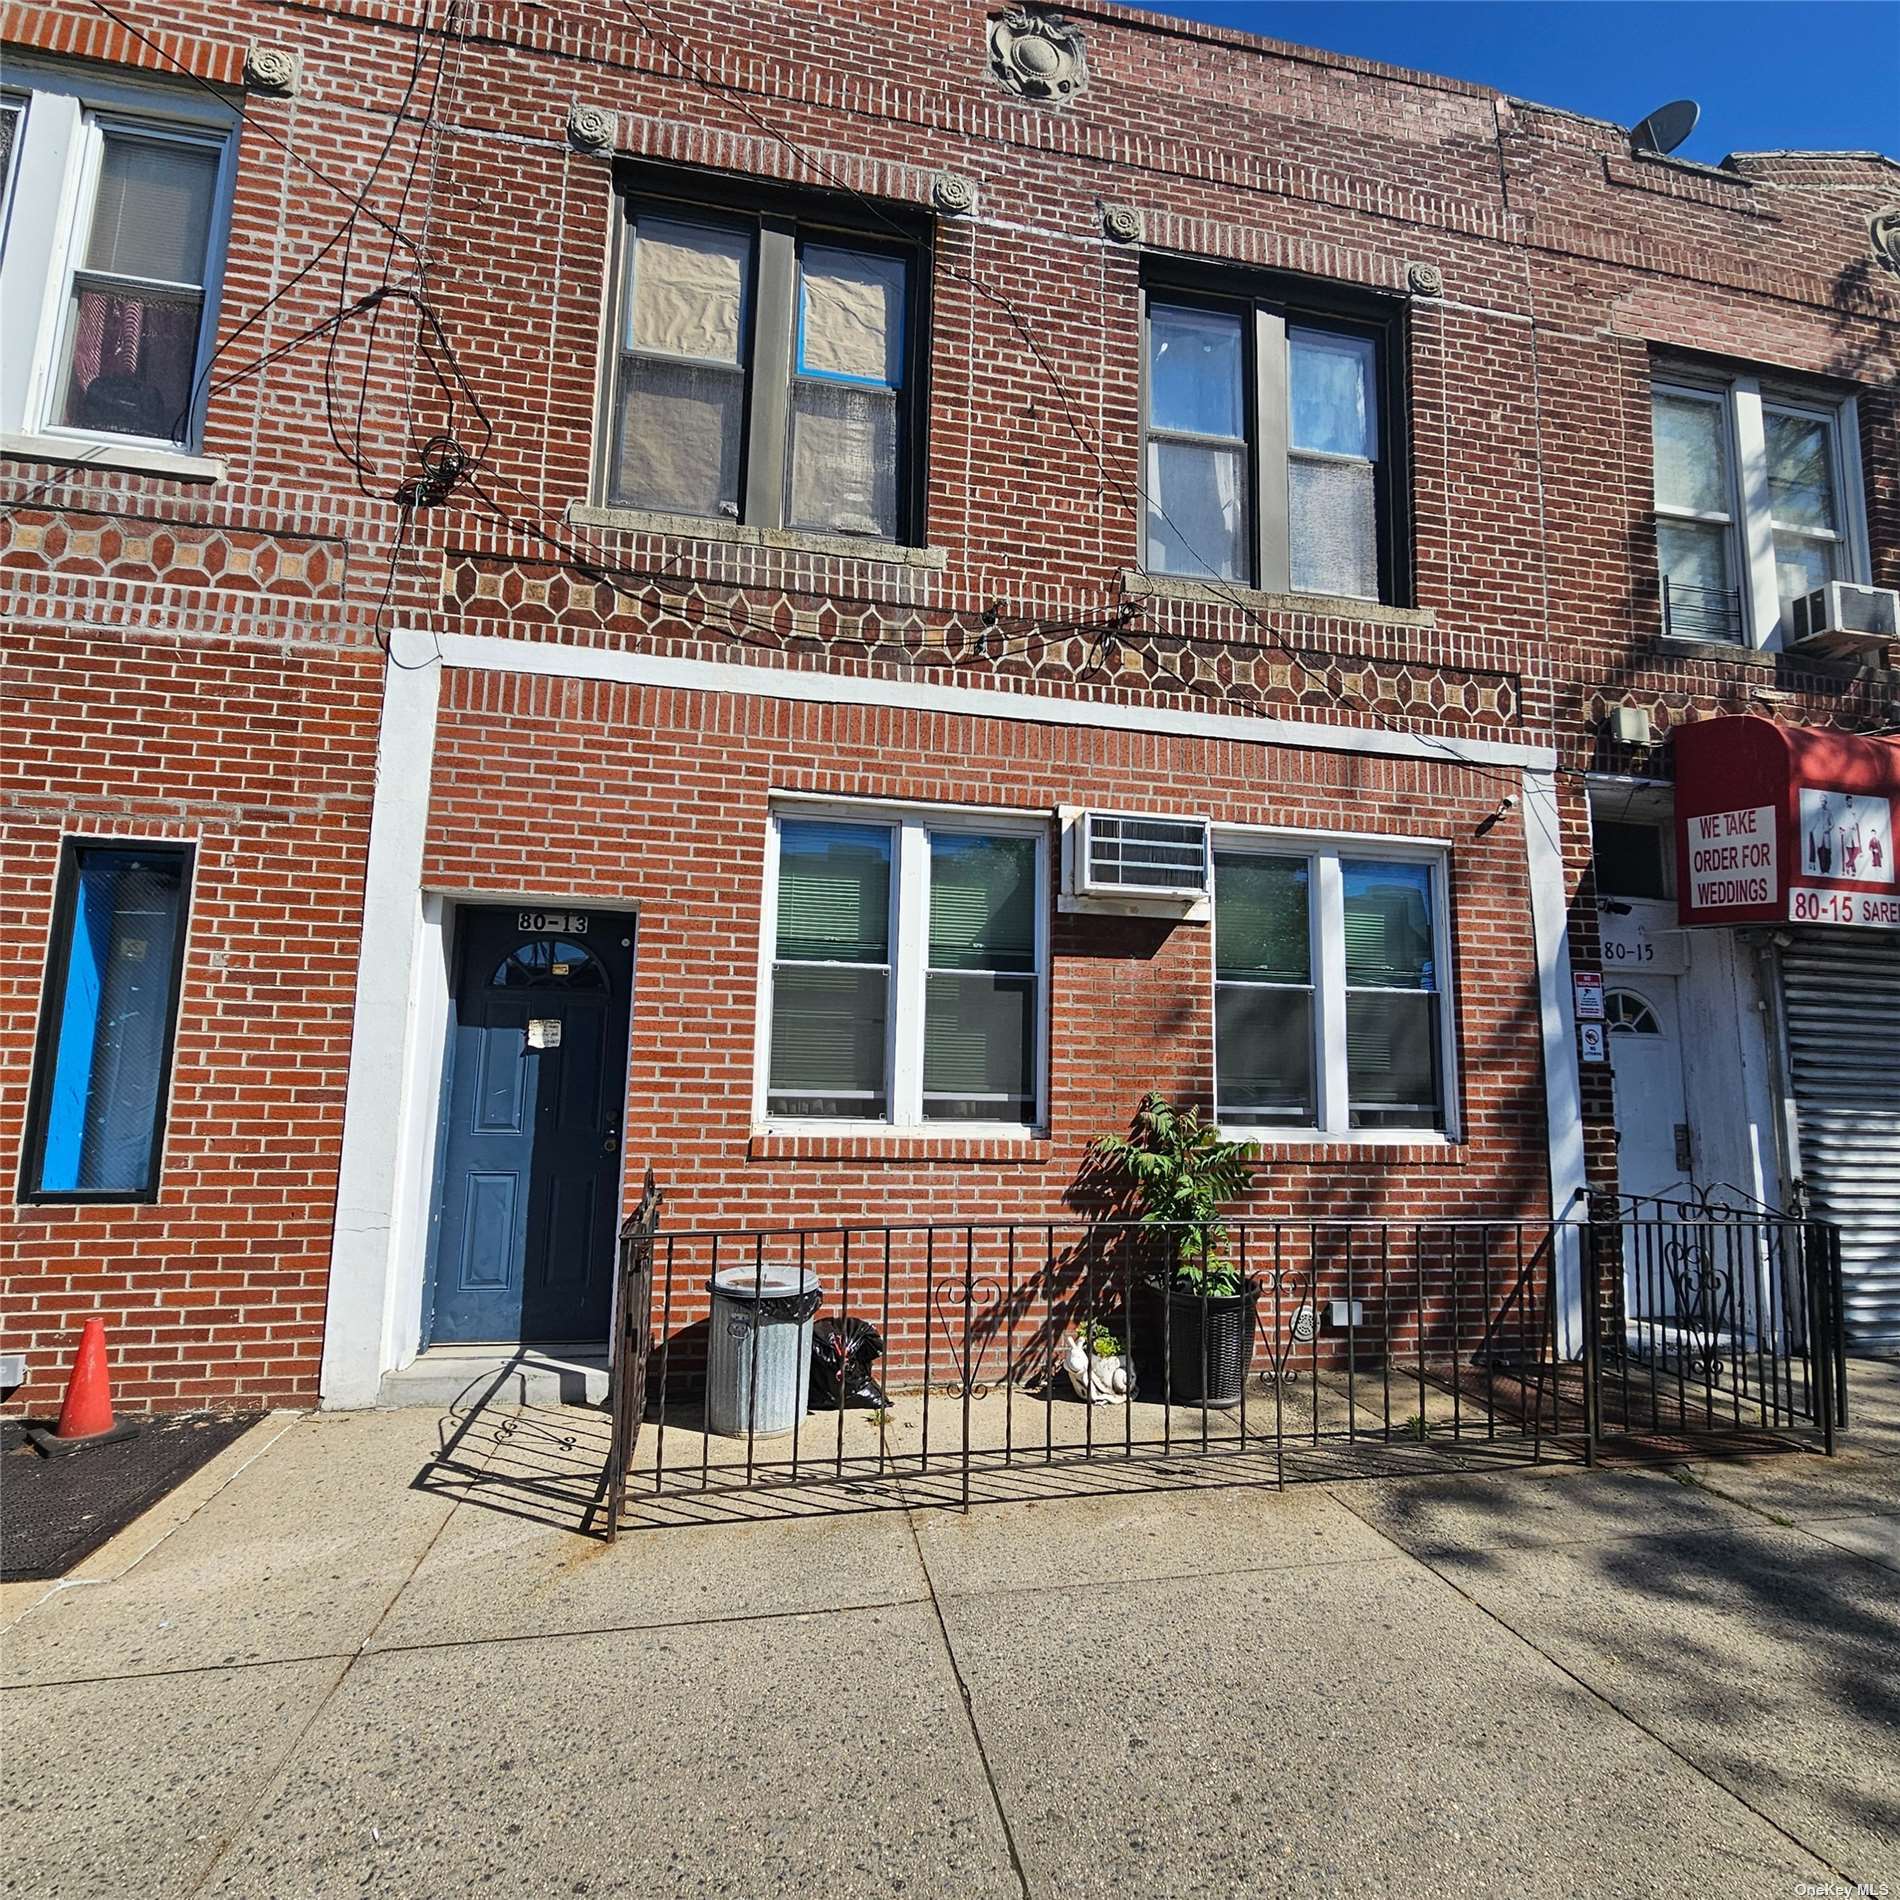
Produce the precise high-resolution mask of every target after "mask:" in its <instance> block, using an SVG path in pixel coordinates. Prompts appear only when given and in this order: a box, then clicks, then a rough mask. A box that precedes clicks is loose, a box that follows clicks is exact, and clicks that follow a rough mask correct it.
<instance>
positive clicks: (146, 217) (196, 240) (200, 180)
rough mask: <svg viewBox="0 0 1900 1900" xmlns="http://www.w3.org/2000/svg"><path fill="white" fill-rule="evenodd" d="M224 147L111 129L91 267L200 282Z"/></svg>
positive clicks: (89, 252)
mask: <svg viewBox="0 0 1900 1900" xmlns="http://www.w3.org/2000/svg"><path fill="white" fill-rule="evenodd" d="M217 186H218V154H217V153H216V152H215V151H212V150H211V149H209V148H208V147H206V146H203V145H182V144H177V143H174V142H173V141H171V140H169V139H167V140H158V139H135V138H121V137H119V136H117V135H116V134H114V133H107V134H106V138H105V151H104V153H103V155H102V156H101V158H100V161H99V190H98V194H97V196H96V197H95V198H94V200H93V208H92V231H91V234H90V236H89V237H88V239H87V242H86V260H85V268H86V269H87V270H89V271H104V272H109V273H110V274H111V275H112V276H114V277H147V278H155V279H157V280H158V281H159V282H161V283H167V284H202V283H203V282H204V275H205V250H206V246H207V245H208V243H209V242H210V237H211V207H212V205H213V203H214V202H215V199H216V196H217Z"/></svg>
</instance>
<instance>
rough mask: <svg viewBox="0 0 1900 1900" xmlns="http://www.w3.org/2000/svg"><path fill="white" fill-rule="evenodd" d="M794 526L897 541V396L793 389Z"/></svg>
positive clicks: (806, 386)
mask: <svg viewBox="0 0 1900 1900" xmlns="http://www.w3.org/2000/svg"><path fill="white" fill-rule="evenodd" d="M792 526H793V527H795V528H813V529H817V530H819V531H821V532H824V533H830V534H863V535H874V536H876V537H877V539H879V540H881V541H895V540H896V539H897V398H896V396H894V395H892V394H891V393H889V392H888V391H886V390H881V389H858V388H853V387H851V386H849V385H847V384H841V383H805V382H801V383H797V384H795V385H794V386H793V401H792Z"/></svg>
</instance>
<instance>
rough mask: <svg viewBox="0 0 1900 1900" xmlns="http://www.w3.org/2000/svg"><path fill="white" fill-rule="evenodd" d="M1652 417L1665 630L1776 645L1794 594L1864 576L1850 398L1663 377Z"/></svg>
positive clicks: (1756, 381)
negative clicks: (1827, 397) (1833, 397)
mask: <svg viewBox="0 0 1900 1900" xmlns="http://www.w3.org/2000/svg"><path fill="white" fill-rule="evenodd" d="M1651 417H1652V430H1653V438H1654V449H1655V477H1654V481H1655V489H1654V505H1655V512H1656V555H1657V565H1658V567H1659V569H1660V570H1661V577H1662V596H1663V630H1664V631H1665V632H1666V633H1669V634H1672V635H1675V636H1676V637H1678V638H1682V639H1691V640H1722V641H1729V642H1733V643H1736V644H1740V645H1753V646H1760V647H1768V646H1776V645H1779V644H1780V643H1781V641H1782V639H1783V638H1784V637H1785V629H1786V625H1787V621H1788V617H1789V616H1788V609H1789V604H1790V603H1791V602H1792V601H1793V600H1795V599H1796V598H1798V597H1799V596H1801V595H1803V594H1806V593H1809V592H1811V591H1812V590H1813V589H1814V588H1817V587H1819V586H1821V585H1822V584H1823V583H1825V582H1827V581H1830V580H1858V579H1865V578H1866V575H1867V572H1868V567H1867V555H1866V548H1867V539H1866V523H1865V515H1864V501H1863V494H1862V489H1861V480H1860V449H1859V430H1858V416H1857V412H1856V407H1855V404H1854V402H1853V400H1852V399H1851V398H1849V399H1848V400H1846V401H1844V402H1843V401H1833V400H1829V399H1826V398H1822V397H1817V396H1815V395H1814V394H1813V393H1811V392H1808V393H1803V392H1799V391H1792V390H1786V389H1781V388H1778V387H1777V386H1775V385H1773V384H1765V383H1764V382H1763V381H1762V380H1761V379H1760V378H1758V377H1753V376H1735V377H1729V378H1711V379H1708V380H1703V379H1701V378H1699V377H1690V376H1687V375H1685V376H1682V377H1680V378H1679V377H1677V376H1674V375H1668V376H1663V377H1659V378H1658V379H1657V380H1656V382H1655V383H1654V385H1653V387H1652V396H1651Z"/></svg>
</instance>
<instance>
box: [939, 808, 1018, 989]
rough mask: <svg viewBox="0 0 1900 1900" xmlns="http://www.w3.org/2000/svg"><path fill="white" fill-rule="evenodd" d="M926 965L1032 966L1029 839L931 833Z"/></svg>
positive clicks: (955, 967)
mask: <svg viewBox="0 0 1900 1900" xmlns="http://www.w3.org/2000/svg"><path fill="white" fill-rule="evenodd" d="M930 967H931V968H932V969H933V970H1033V969H1034V968H1035V967H1036V843H1035V840H1034V839H1033V838H979V837H975V836H971V835H967V834H965V833H962V832H955V831H933V832H932V833H931V834H930Z"/></svg>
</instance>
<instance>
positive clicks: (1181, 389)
mask: <svg viewBox="0 0 1900 1900" xmlns="http://www.w3.org/2000/svg"><path fill="white" fill-rule="evenodd" d="M1241 334H1242V333H1241V320H1240V318H1239V317H1238V316H1237V315H1230V314H1228V313H1226V312H1224V311H1219V310H1188V309H1182V308H1178V307H1176V306H1173V305H1169V304H1151V305H1150V306H1149V309H1148V426H1149V427H1150V428H1151V429H1171V430H1172V429H1178V430H1181V431H1182V432H1183V433H1185V434H1189V435H1223V436H1231V437H1234V438H1235V439H1238V438H1239V437H1240V436H1241V435H1242V434H1244V433H1245V423H1244V421H1243V420H1242V416H1243V389H1242V382H1241Z"/></svg>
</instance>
